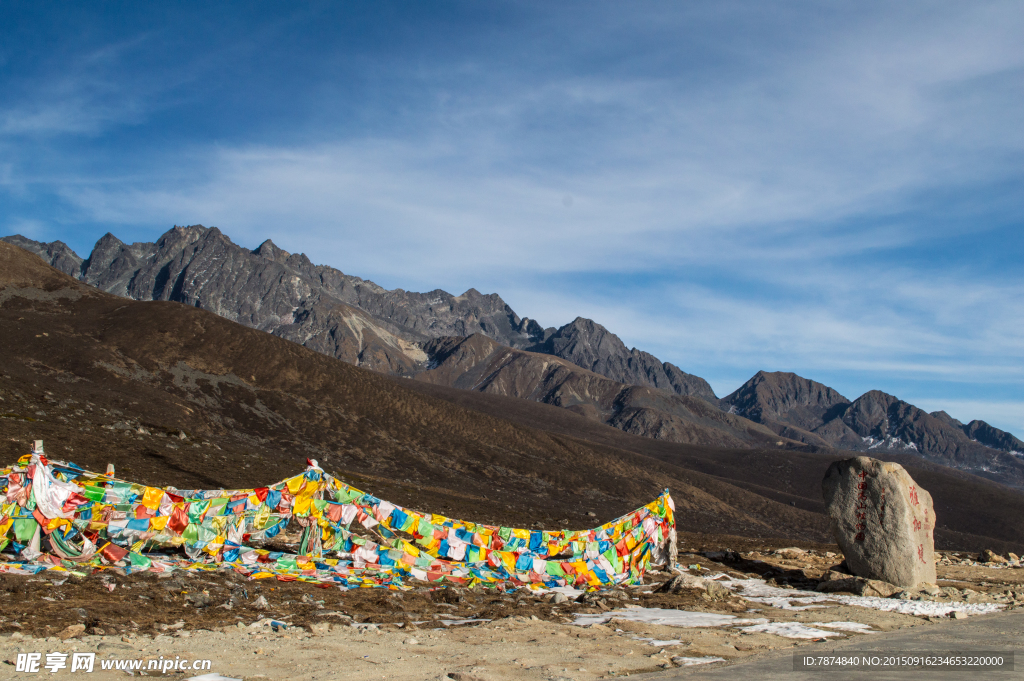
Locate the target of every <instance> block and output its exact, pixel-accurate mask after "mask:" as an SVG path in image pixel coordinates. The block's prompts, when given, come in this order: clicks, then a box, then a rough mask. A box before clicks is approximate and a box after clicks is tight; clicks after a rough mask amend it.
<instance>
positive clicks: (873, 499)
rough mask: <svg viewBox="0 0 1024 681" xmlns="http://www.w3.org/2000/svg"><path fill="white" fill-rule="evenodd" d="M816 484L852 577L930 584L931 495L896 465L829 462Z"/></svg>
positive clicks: (932, 561)
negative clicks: (819, 484) (820, 487)
mask: <svg viewBox="0 0 1024 681" xmlns="http://www.w3.org/2000/svg"><path fill="white" fill-rule="evenodd" d="M821 486H822V493H823V496H824V498H825V505H826V507H827V511H828V516H829V522H830V525H831V528H832V533H833V535H834V536H835V539H836V542H838V544H839V546H840V548H842V550H843V553H844V554H845V556H846V564H847V566H848V567H849V569H850V571H851V572H853V574H854V575H856V576H858V577H863V578H865V579H873V580H879V581H882V582H888V583H889V584H894V585H896V586H902V587H913V586H916V585H918V584H922V583H928V584H931V583H934V582H935V550H934V549H935V546H934V537H933V530H934V529H935V510H934V508H933V507H932V498H931V495H930V494H928V492H926V491H925V490H923V489H921V487H920V485H918V484H917V483H916V482H914V480H913V478H911V477H910V475H909V474H908V473H907V472H906V471H905V470H904V469H903V467H902V466H900V465H899V464H895V463H886V462H882V461H879V460H877V459H872V458H870V457H866V456H858V457H855V458H853V459H844V460H842V461H836V462H834V463H833V464H832V465H831V466H829V468H828V471H827V472H826V473H825V478H824V480H822V483H821Z"/></svg>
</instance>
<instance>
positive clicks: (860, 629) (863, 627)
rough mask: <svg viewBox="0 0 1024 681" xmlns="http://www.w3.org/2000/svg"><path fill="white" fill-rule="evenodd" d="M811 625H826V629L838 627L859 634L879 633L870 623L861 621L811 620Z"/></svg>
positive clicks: (840, 629)
mask: <svg viewBox="0 0 1024 681" xmlns="http://www.w3.org/2000/svg"><path fill="white" fill-rule="evenodd" d="M811 626H814V627H825V628H826V629H838V630H839V631H852V632H854V633H857V634H877V633H878V632H877V631H876V630H874V629H872V628H871V625H870V624H861V623H860V622H811Z"/></svg>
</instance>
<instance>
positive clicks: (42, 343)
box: [0, 242, 1024, 553]
mask: <svg viewBox="0 0 1024 681" xmlns="http://www.w3.org/2000/svg"><path fill="white" fill-rule="evenodd" d="M542 356H543V355H542ZM548 357H550V356H548ZM552 361H555V360H554V359H553V358H552ZM557 361H564V360H557ZM581 371H583V370H582V369H581ZM595 375H596V374H595ZM605 380H607V379H605ZM663 394H665V395H667V394H668V393H663ZM693 399H698V398H693ZM708 408H709V409H710V408H712V407H711V406H710V405H709V406H708ZM730 418H732V419H737V420H743V417H740V416H736V415H732V416H731V417H730ZM759 427H763V426H759ZM0 436H2V437H0V459H2V460H4V461H14V460H16V459H17V458H18V457H19V456H22V455H23V454H24V453H25V451H27V449H28V447H29V446H30V445H31V443H32V441H33V440H39V439H41V440H43V441H44V442H45V446H46V452H47V454H48V455H49V456H51V457H52V458H55V459H60V460H69V461H73V462H75V463H76V464H78V465H81V466H83V467H85V468H88V469H91V470H105V467H106V465H107V464H110V463H112V464H114V465H115V468H116V471H117V474H118V475H119V476H120V477H123V478H127V479H131V480H133V481H137V482H140V483H143V484H147V485H157V486H164V485H175V486H178V487H179V488H194V487H200V488H227V489H235V488H247V487H255V486H260V485H265V484H267V483H268V482H270V481H274V480H279V479H281V478H284V477H286V476H288V475H292V474H294V473H295V471H296V470H302V469H303V467H304V466H305V465H306V463H305V462H306V458H307V457H309V458H315V459H317V460H318V461H319V462H320V464H321V465H322V466H323V467H324V468H325V470H327V471H329V472H332V473H333V474H335V475H336V476H338V477H339V478H341V479H344V480H346V481H349V482H351V483H352V484H355V485H356V486H358V487H360V488H363V489H365V490H368V491H371V492H374V493H377V494H379V495H380V496H382V497H383V498H387V499H390V500H392V501H395V502H397V503H399V504H402V505H403V506H408V507H411V508H416V509H418V510H424V511H435V512H442V513H445V514H446V515H449V516H456V517H464V518H469V519H473V520H476V521H478V522H487V523H492V524H501V525H515V526H518V527H537V528H540V527H544V528H550V529H556V528H559V527H573V528H580V527H587V526H593V525H595V524H598V523H601V522H605V521H607V520H610V519H612V518H614V517H616V516H617V515H619V514H621V513H623V512H626V511H628V510H630V509H633V508H636V507H637V506H638V505H639V504H642V503H644V502H646V501H649V500H650V499H651V498H653V497H654V496H655V495H656V494H658V493H660V491H661V490H663V489H665V488H670V489H671V491H672V495H673V499H674V500H675V506H676V519H677V522H678V526H679V531H680V536H681V539H680V541H681V542H683V544H682V545H683V546H691V547H693V546H695V547H701V546H709V547H715V548H720V547H721V546H732V547H737V546H744V545H746V546H761V547H763V546H764V545H765V544H763V543H759V542H760V541H764V540H767V539H769V538H775V540H776V542H777V541H782V542H786V543H785V544H783V545H792V544H793V543H800V542H828V543H829V544H830V548H831V549H832V550H834V545H831V542H832V538H831V534H830V531H829V525H828V518H827V516H826V514H825V507H824V503H823V501H822V499H821V479H822V476H823V475H824V473H825V470H826V469H827V468H828V466H829V465H830V464H831V463H832V462H833V461H835V460H837V459H841V458H844V457H845V456H848V454H846V453H844V452H840V451H834V450H833V451H825V450H820V451H809V449H810V448H804V449H792V448H785V447H776V446H774V443H772V446H769V447H759V446H753V445H746V446H743V447H735V448H724V447H713V446H706V445H695V444H681V443H677V442H671V441H669V440H667V439H653V438H649V437H640V436H637V435H631V434H629V433H625V432H623V431H621V430H618V429H616V428H613V427H611V426H608V425H605V424H603V423H598V422H596V421H595V420H593V419H589V418H586V417H584V416H581V415H579V414H577V413H573V412H572V411H571V410H569V409H564V408H559V407H556V406H552V405H548V404H543V403H540V402H536V401H533V400H528V399H521V398H516V397H508V396H505V395H503V394H499V393H496V392H480V391H474V390H462V389H458V388H453V387H450V386H447V385H443V384H440V383H432V382H426V381H422V380H410V379H409V378H408V377H407V376H397V375H386V374H383V373H381V372H377V371H372V370H368V369H365V368H362V367H357V366H353V365H352V364H350V363H346V362H343V361H340V360H338V359H335V358H333V357H328V356H326V355H324V354H322V353H318V352H314V351H312V350H310V349H308V348H304V347H302V346H300V345H298V344H296V343H293V342H290V341H287V340H285V339H282V338H278V337H276V336H274V335H271V334H268V333H264V332H262V331H257V330H255V329H252V328H248V327H246V326H244V325H242V324H238V323H235V322H232V321H229V320H227V319H224V318H223V317H220V316H218V315H216V314H213V313H211V312H208V311H205V310H202V309H197V308H196V307H194V306H186V305H181V304H177V303H172V302H166V301H147V302H140V301H133V300H126V299H124V298H121V297H117V296H114V295H111V294H109V293H106V292H104V291H101V290H99V289H97V288H95V287H92V286H89V285H86V284H84V283H82V282H80V281H77V280H76V279H74V278H72V277H70V276H68V275H66V274H64V273H62V272H59V271H58V270H56V269H54V268H53V267H50V266H49V265H47V264H45V263H44V262H42V261H41V260H40V259H39V258H37V257H36V256H35V255H32V254H30V253H28V252H26V251H24V250H22V249H19V248H16V247H14V246H11V245H10V244H7V243H3V242H0ZM879 456H880V457H881V458H884V459H885V460H888V461H896V462H898V463H901V464H902V465H903V466H905V467H906V468H907V470H908V471H909V472H910V473H911V475H913V477H914V479H915V480H917V481H918V482H919V483H920V484H921V485H922V486H924V487H925V488H926V489H928V490H929V491H930V492H931V494H932V497H933V499H934V502H935V509H936V513H937V517H938V521H937V522H938V525H937V527H936V531H935V536H936V541H937V542H938V544H939V545H940V546H941V547H943V548H950V549H955V550H971V551H980V550H982V549H984V548H990V549H993V550H996V551H1000V552H1004V553H1005V552H1007V551H1015V552H1020V551H1021V546H1024V492H1022V491H1020V490H1015V489H1011V488H1009V487H1007V486H1006V485H1003V484H999V483H997V482H993V481H991V480H987V479H984V478H982V477H979V476H978V475H975V474H971V473H967V472H964V471H957V470H953V469H951V468H949V467H947V466H943V465H939V464H936V463H933V462H930V461H927V460H926V459H924V458H922V457H920V456H918V455H916V454H913V453H906V452H903V451H898V450H892V451H889V450H886V451H882V452H881V453H880V454H879ZM724 535H728V536H724ZM736 535H739V536H736ZM736 542H739V543H736ZM752 542H753V543H752ZM775 545H776V546H778V543H776V544H775ZM803 545H804V546H808V545H807V544H803ZM812 545H813V546H816V547H818V548H822V545H821V544H812Z"/></svg>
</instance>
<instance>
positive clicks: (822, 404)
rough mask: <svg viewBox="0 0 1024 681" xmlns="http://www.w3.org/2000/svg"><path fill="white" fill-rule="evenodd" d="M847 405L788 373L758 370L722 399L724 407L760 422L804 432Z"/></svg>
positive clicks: (824, 387)
mask: <svg viewBox="0 0 1024 681" xmlns="http://www.w3.org/2000/svg"><path fill="white" fill-rule="evenodd" d="M849 403H850V400H848V399H846V398H845V397H843V396H842V395H840V394H839V393H838V392H836V391H835V390H833V389H832V388H830V387H828V386H827V385H824V384H822V383H818V382H817V381H812V380H810V379H807V378H803V377H802V376H798V375H797V374H794V373H791V372H788V371H774V372H768V371H758V372H757V373H756V374H754V376H753V377H751V378H750V380H748V381H747V382H746V383H744V384H743V385H742V386H740V387H739V388H738V389H737V390H736V391H735V392H733V393H732V394H731V395H728V396H727V397H724V398H722V407H723V408H725V409H729V410H731V411H735V412H736V413H737V414H740V415H743V416H746V417H747V418H751V419H754V420H755V421H758V422H760V423H765V422H767V421H779V422H785V423H788V424H790V425H794V426H797V427H798V428H804V429H807V430H813V429H814V428H816V427H817V426H818V425H821V423H822V422H823V421H828V420H831V418H834V416H835V414H834V413H832V412H834V410H835V408H836V407H837V406H842V405H847V404H849ZM829 417H831V418H829Z"/></svg>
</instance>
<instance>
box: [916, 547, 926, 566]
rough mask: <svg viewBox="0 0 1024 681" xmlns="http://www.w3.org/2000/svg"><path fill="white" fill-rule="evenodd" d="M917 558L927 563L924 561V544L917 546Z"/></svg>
mask: <svg viewBox="0 0 1024 681" xmlns="http://www.w3.org/2000/svg"><path fill="white" fill-rule="evenodd" d="M917 557H918V558H920V559H921V562H922V563H925V562H927V561H925V559H924V544H918V545H917Z"/></svg>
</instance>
